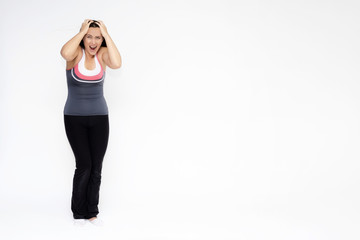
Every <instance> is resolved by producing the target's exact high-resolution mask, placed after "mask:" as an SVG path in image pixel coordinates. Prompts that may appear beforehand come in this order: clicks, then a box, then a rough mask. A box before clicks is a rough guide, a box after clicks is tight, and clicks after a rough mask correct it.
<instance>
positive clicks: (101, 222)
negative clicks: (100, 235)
mask: <svg viewBox="0 0 360 240" xmlns="http://www.w3.org/2000/svg"><path fill="white" fill-rule="evenodd" d="M89 222H91V223H92V224H94V225H95V226H98V227H100V226H103V225H104V223H103V221H101V220H100V219H98V218H97V217H92V218H90V219H89Z"/></svg>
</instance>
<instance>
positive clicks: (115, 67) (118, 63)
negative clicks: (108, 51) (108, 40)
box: [111, 62, 122, 69]
mask: <svg viewBox="0 0 360 240" xmlns="http://www.w3.org/2000/svg"><path fill="white" fill-rule="evenodd" d="M121 65H122V64H121V62H117V63H114V64H111V68H112V69H118V68H121Z"/></svg>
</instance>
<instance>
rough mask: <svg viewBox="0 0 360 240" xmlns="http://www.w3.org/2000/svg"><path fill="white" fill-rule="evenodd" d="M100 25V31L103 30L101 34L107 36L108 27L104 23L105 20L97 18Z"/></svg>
mask: <svg viewBox="0 0 360 240" xmlns="http://www.w3.org/2000/svg"><path fill="white" fill-rule="evenodd" d="M97 22H98V25H99V27H100V31H101V35H103V37H105V36H106V35H108V32H107V29H106V26H105V24H104V23H103V21H100V20H97Z"/></svg>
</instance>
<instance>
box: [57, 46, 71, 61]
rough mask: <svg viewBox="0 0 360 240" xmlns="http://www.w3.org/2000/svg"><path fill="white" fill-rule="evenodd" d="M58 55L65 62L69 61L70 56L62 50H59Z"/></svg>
mask: <svg viewBox="0 0 360 240" xmlns="http://www.w3.org/2000/svg"><path fill="white" fill-rule="evenodd" d="M60 54H61V56H62V57H63V58H64V59H65V60H66V61H70V60H69V59H70V58H71V56H70V55H69V53H68V52H66V51H65V50H64V49H61V51H60Z"/></svg>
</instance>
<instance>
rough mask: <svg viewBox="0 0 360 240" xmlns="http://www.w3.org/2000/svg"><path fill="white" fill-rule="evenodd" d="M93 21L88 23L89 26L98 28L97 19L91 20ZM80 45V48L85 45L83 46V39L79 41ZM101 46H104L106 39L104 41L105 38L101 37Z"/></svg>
mask: <svg viewBox="0 0 360 240" xmlns="http://www.w3.org/2000/svg"><path fill="white" fill-rule="evenodd" d="M92 21H93V22H92V23H90V25H89V28H91V27H92V28H100V27H99V25H98V24H97V23H98V21H96V20H92ZM80 47H82V48H85V46H84V41H83V40H81V42H80ZM101 47H106V41H105V39H104V38H103V41H102V43H101Z"/></svg>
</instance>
